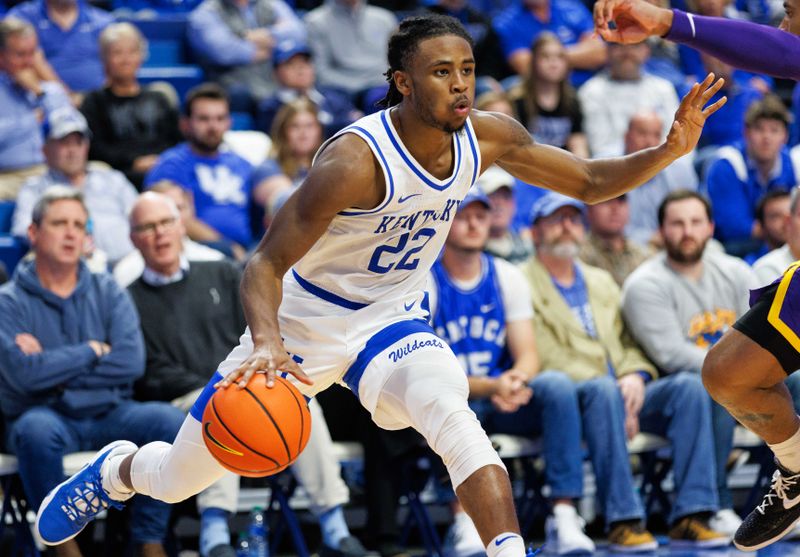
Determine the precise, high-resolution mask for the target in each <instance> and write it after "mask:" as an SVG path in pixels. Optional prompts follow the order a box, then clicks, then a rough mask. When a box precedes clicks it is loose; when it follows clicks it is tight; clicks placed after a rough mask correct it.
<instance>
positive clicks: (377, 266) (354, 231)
mask: <svg viewBox="0 0 800 557" xmlns="http://www.w3.org/2000/svg"><path fill="white" fill-rule="evenodd" d="M391 110H392V109H388V110H384V111H381V112H378V113H375V114H371V115H369V116H366V117H364V118H362V119H360V120H358V121H357V122H355V123H354V124H352V125H351V126H348V127H347V128H345V129H343V130H341V131H340V132H339V133H338V134H336V136H334V137H333V138H331V139H330V140H328V142H326V143H325V144H323V145H322V147H320V152H322V150H323V149H325V147H326V146H327V145H328V144H329V143H330V141H333V140H334V139H335V138H336V137H338V136H340V135H342V134H345V133H353V134H356V135H358V136H359V137H360V138H362V139H363V140H364V142H366V144H367V145H369V148H370V149H371V150H372V153H373V155H374V157H375V159H376V160H377V161H378V163H379V165H380V167H381V169H382V170H383V177H384V182H385V183H386V195H385V197H384V199H383V200H382V201H381V203H380V204H379V205H378V206H377V207H376V208H374V209H371V210H363V209H348V210H345V211H342V212H340V213H339V214H338V215H337V216H336V217H334V219H333V220H332V221H331V223H330V225H329V227H328V229H327V230H326V231H325V233H324V234H323V235H322V237H320V238H319V240H317V242H316V243H315V244H314V245H313V246H312V247H311V249H310V250H309V251H308V253H306V254H305V255H304V256H303V257H302V258H301V259H300V260H299V261H298V262H297V263H296V264H295V265H294V268H293V269H292V271H291V273H292V275H293V277H294V279H295V280H296V281H297V282H298V283H299V284H300V285H301V286H302V287H303V288H304V289H306V290H308V291H309V292H311V293H313V294H315V295H317V296H319V297H320V298H323V299H325V300H328V301H329V302H332V303H335V304H337V305H341V306H344V307H349V308H352V309H359V308H361V307H364V306H365V305H368V304H371V303H373V302H375V301H377V300H386V299H391V298H397V297H402V296H405V295H407V294H409V293H411V292H415V291H422V290H424V287H425V281H426V275H427V273H428V271H429V270H430V268H431V266H432V265H433V263H434V262H435V261H436V258H437V257H438V256H439V252H440V251H441V249H442V246H443V245H444V241H445V238H446V236H447V233H448V231H449V230H450V224H451V222H452V220H453V217H454V216H455V214H456V211H457V210H458V205H459V204H460V203H461V201H462V200H463V199H464V196H465V195H466V193H467V191H468V190H469V188H470V186H472V184H473V183H474V182H475V180H476V179H477V177H478V174H479V173H480V152H479V150H478V140H477V139H476V137H475V132H474V130H473V128H472V124H471V122H470V120H469V119H467V122H466V125H465V126H464V127H463V128H462V129H461V130H460V131H458V132H457V133H454V134H453V171H452V174H451V175H450V176H448V177H447V178H445V179H444V180H439V179H437V178H435V177H434V176H432V175H431V174H430V173H429V172H427V171H426V170H425V169H424V168H423V167H422V166H421V165H420V164H419V163H418V162H417V161H416V160H414V158H413V157H412V156H411V154H410V153H409V151H408V149H406V147H405V145H403V142H402V141H401V139H400V136H399V135H398V133H397V130H395V128H394V125H393V124H392V119H391V116H390V112H391Z"/></svg>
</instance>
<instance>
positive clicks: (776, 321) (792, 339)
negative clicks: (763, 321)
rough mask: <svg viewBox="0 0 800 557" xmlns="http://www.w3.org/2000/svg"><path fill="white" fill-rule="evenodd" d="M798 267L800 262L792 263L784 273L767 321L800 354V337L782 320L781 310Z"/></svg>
mask: <svg viewBox="0 0 800 557" xmlns="http://www.w3.org/2000/svg"><path fill="white" fill-rule="evenodd" d="M798 267H800V260H799V261H795V262H794V263H792V264H791V265H790V266H789V268H788V269H786V272H784V273H783V276H782V277H781V282H780V284H778V291H777V292H776V293H775V299H774V300H772V306H770V308H769V314H768V315H767V321H768V322H769V323H770V325H772V326H773V327H775V328H776V329H777V330H778V332H779V333H780V334H782V335H783V338H785V339H786V340H788V341H789V343H790V344H791V345H792V346H793V347H794V349H795V350H797V351H798V352H800V337H798V336H797V333H795V332H794V331H793V330H792V328H791V327H789V325H787V324H786V323H784V322H783V320H782V319H781V309H782V308H783V302H784V300H785V299H786V292H787V291H788V290H789V284H790V283H791V282H792V277H794V273H795V271H797V269H798Z"/></svg>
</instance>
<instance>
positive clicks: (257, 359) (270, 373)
mask: <svg viewBox="0 0 800 557" xmlns="http://www.w3.org/2000/svg"><path fill="white" fill-rule="evenodd" d="M278 371H281V372H286V373H289V374H291V375H294V376H295V377H297V379H298V380H299V381H300V382H301V383H305V384H306V385H313V384H314V382H313V381H312V380H311V379H310V378H309V377H308V375H306V373H305V372H304V371H303V370H302V369H301V368H300V366H299V365H298V363H297V362H295V361H294V360H293V359H292V358H291V357H290V356H289V354H288V353H287V352H286V348H285V347H284V346H283V342H281V341H273V342H271V343H269V344H265V345H263V346H256V347H255V348H254V349H253V353H252V354H250V356H248V357H247V358H246V359H245V361H243V362H242V364H241V365H240V366H239V367H238V368H236V369H235V370H233V371H232V372H230V373H229V374H228V375H226V376H225V378H224V379H222V380H221V381H218V382H217V384H216V385H214V387H216V388H217V389H226V388H228V387H229V386H231V385H233V384H234V383H236V387H237V388H239V389H244V388H245V387H246V386H247V383H248V382H249V381H250V379H251V378H252V377H253V375H255V374H256V373H266V374H267V387H269V388H272V387H273V386H274V385H275V373H277V372H278Z"/></svg>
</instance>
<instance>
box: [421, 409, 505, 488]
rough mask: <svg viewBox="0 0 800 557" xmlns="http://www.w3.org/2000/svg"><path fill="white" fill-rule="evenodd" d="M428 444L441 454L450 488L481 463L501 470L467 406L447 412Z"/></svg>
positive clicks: (464, 478)
mask: <svg viewBox="0 0 800 557" xmlns="http://www.w3.org/2000/svg"><path fill="white" fill-rule="evenodd" d="M431 447H432V448H433V450H434V451H436V453H437V454H438V455H439V456H440V457H442V460H443V461H444V463H445V466H447V471H448V473H449V474H450V480H451V482H452V484H453V487H454V488H456V487H458V486H459V485H461V484H462V483H463V482H464V481H465V480H466V479H467V478H469V477H470V476H471V475H472V474H474V473H475V472H476V471H477V470H479V469H481V468H483V467H484V466H489V465H496V466H499V467H501V468H503V469H504V470H505V465H503V462H502V461H501V460H500V457H499V456H498V454H497V451H495V450H494V447H493V446H492V443H491V441H489V437H488V436H487V435H486V432H484V431H483V428H482V427H481V425H480V422H478V419H477V418H476V417H475V414H474V413H473V412H472V411H470V410H468V409H467V410H465V411H460V412H453V413H451V414H449V415H448V416H447V418H446V419H445V420H444V422H443V424H442V427H441V430H440V431H439V433H438V435H437V436H436V437H435V442H433V443H431Z"/></svg>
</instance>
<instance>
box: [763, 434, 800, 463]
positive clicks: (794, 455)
mask: <svg viewBox="0 0 800 557" xmlns="http://www.w3.org/2000/svg"><path fill="white" fill-rule="evenodd" d="M769 448H770V449H772V452H773V453H775V457H776V458H777V459H778V462H780V463H781V466H783V467H784V468H786V469H787V470H789V471H791V472H794V473H798V472H800V429H798V430H797V431H795V432H794V435H792V436H791V437H789V438H788V439H787V440H786V441H781V442H780V443H775V444H774V445H769Z"/></svg>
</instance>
